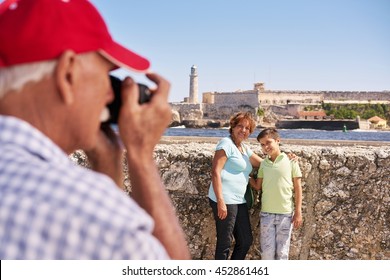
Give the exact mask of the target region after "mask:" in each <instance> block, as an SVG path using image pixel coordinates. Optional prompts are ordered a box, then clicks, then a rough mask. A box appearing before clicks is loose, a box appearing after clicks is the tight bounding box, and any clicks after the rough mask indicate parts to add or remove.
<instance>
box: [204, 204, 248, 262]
mask: <svg viewBox="0 0 390 280" xmlns="http://www.w3.org/2000/svg"><path fill="white" fill-rule="evenodd" d="M209 202H210V206H211V208H212V209H213V214H214V219H215V226H216V229H217V246H216V248H215V259H216V260H227V259H228V257H229V250H230V246H231V244H232V241H233V237H234V240H235V245H234V250H233V253H232V256H231V259H232V260H244V259H245V256H246V253H247V252H248V250H249V248H250V246H251V245H252V242H253V236H252V228H251V224H250V220H249V213H248V207H247V206H246V203H243V204H227V205H226V207H227V212H228V213H227V217H226V218H225V219H224V220H221V219H220V218H218V208H217V203H216V202H214V201H212V200H211V199H209Z"/></svg>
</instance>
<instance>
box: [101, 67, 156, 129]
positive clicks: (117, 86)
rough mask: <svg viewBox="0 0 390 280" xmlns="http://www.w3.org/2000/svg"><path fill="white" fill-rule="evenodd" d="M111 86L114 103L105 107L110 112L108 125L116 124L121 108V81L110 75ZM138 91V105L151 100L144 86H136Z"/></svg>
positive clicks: (148, 91)
mask: <svg viewBox="0 0 390 280" xmlns="http://www.w3.org/2000/svg"><path fill="white" fill-rule="evenodd" d="M110 81H111V86H112V89H113V91H114V101H113V102H111V103H110V104H108V105H107V107H108V110H109V111H110V119H109V120H108V122H109V123H113V124H116V123H118V117H119V109H120V108H121V105H122V101H121V90H122V80H121V79H119V78H117V77H115V76H112V75H110ZM138 90H139V99H138V103H139V104H143V103H146V102H149V100H150V98H151V93H150V89H149V88H148V87H147V86H146V85H144V84H138Z"/></svg>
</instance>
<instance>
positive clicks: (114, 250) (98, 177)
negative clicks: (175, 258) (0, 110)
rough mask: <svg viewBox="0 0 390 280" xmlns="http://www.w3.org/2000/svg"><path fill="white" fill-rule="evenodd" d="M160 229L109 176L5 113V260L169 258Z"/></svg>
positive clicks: (1, 238)
mask: <svg viewBox="0 0 390 280" xmlns="http://www.w3.org/2000/svg"><path fill="white" fill-rule="evenodd" d="M153 226H154V223H153V220H152V219H151V218H150V216H148V214H147V213H146V212H145V211H144V210H143V209H141V208H140V207H139V206H138V205H137V204H136V203H135V202H134V201H133V200H132V199H131V198H129V197H128V195H126V194H125V193H124V192H123V191H121V190H120V189H119V188H118V187H117V186H116V185H115V183H114V182H113V181H112V180H111V179H109V178H108V177H107V176H104V175H102V174H99V173H96V172H93V171H91V170H88V169H86V168H83V167H80V166H77V165H76V164H74V163H73V162H72V161H71V160H70V159H69V157H68V156H67V155H66V154H64V153H63V151H62V150H60V149H59V147H57V146H56V145H55V144H54V143H53V142H52V141H51V140H50V139H48V138H47V137H46V136H45V135H43V134H42V133H41V132H40V131H38V130H37V129H35V128H34V127H32V126H31V125H29V124H28V123H26V122H23V121H21V120H19V119H16V118H13V117H5V116H0V259H141V260H142V259H166V258H168V256H167V253H166V251H165V249H164V248H163V247H162V245H161V244H160V243H159V241H158V240H157V239H156V238H155V237H154V236H153V235H152V233H151V232H152V230H153Z"/></svg>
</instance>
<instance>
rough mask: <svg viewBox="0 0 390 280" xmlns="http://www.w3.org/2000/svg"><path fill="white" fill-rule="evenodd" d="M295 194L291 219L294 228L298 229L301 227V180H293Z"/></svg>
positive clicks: (296, 178) (297, 178)
mask: <svg viewBox="0 0 390 280" xmlns="http://www.w3.org/2000/svg"><path fill="white" fill-rule="evenodd" d="M293 182H294V192H295V211H294V216H293V219H292V223H293V225H294V228H299V227H300V226H301V225H302V186H301V178H300V177H295V178H293Z"/></svg>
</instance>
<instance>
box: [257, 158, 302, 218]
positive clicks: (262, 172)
mask: <svg viewBox="0 0 390 280" xmlns="http://www.w3.org/2000/svg"><path fill="white" fill-rule="evenodd" d="M257 177H258V178H263V185H262V191H263V194H262V197H261V211H262V212H267V213H274V214H289V213H292V212H293V211H294V202H293V191H294V185H293V180H292V179H293V178H296V177H302V172H301V169H300V168H299V165H298V163H297V162H295V161H290V160H289V158H288V156H287V155H286V154H285V153H281V154H280V155H279V156H278V157H277V158H276V159H275V161H274V162H272V161H271V160H270V159H269V158H266V159H265V160H263V161H262V162H261V165H260V168H259V171H258V174H257Z"/></svg>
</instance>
